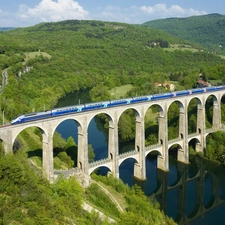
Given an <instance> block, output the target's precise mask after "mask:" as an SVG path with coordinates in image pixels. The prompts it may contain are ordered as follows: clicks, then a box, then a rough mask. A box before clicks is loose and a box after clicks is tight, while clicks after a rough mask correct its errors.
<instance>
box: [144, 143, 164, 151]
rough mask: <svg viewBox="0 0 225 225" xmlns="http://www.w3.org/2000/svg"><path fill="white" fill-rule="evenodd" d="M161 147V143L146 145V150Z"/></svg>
mask: <svg viewBox="0 0 225 225" xmlns="http://www.w3.org/2000/svg"><path fill="white" fill-rule="evenodd" d="M160 147H162V145H161V144H155V145H149V146H145V151H150V150H153V149H158V148H160Z"/></svg>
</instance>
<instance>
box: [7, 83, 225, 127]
mask: <svg viewBox="0 0 225 225" xmlns="http://www.w3.org/2000/svg"><path fill="white" fill-rule="evenodd" d="M219 90H225V85H222V86H213V87H206V88H196V89H190V90H183V91H175V92H168V93H162V94H155V95H146V96H138V97H133V98H124V99H117V100H109V101H104V102H93V103H87V104H82V105H74V106H67V107H61V108H55V109H52V110H49V111H45V112H35V113H29V114H24V115H20V116H18V117H17V118H15V119H13V120H12V121H11V124H18V123H23V122H28V121H32V120H39V119H45V118H49V117H53V116H60V115H65V114H70V113H79V112H84V111H88V110H95V109H100V108H108V107H115V106H120V105H126V104H134V103H139V102H146V101H154V100H160V99H166V98H174V97H177V96H185V95H192V94H196V93H203V92H213V91H219Z"/></svg>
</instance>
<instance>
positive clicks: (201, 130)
mask: <svg viewBox="0 0 225 225" xmlns="http://www.w3.org/2000/svg"><path fill="white" fill-rule="evenodd" d="M204 102H205V101H203V102H202V103H201V102H198V108H197V131H196V132H197V133H198V134H200V137H201V140H200V143H199V144H196V152H204V151H205V149H206V140H205V137H204V134H205V104H204Z"/></svg>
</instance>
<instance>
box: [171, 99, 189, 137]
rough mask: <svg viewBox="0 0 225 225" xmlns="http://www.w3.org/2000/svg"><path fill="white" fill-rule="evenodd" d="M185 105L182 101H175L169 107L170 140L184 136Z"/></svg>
mask: <svg viewBox="0 0 225 225" xmlns="http://www.w3.org/2000/svg"><path fill="white" fill-rule="evenodd" d="M184 114H185V112H184V106H183V104H182V102H180V101H174V102H172V103H171V104H170V105H169V108H168V112H167V115H168V122H167V123H168V140H171V139H175V138H179V137H181V136H183V132H184V131H183V129H182V128H184V124H185V116H184Z"/></svg>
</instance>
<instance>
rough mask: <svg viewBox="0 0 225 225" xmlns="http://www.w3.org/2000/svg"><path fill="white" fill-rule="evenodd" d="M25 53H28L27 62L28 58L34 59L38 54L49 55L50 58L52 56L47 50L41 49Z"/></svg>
mask: <svg viewBox="0 0 225 225" xmlns="http://www.w3.org/2000/svg"><path fill="white" fill-rule="evenodd" d="M25 55H26V58H25V59H24V60H25V62H27V60H28V59H32V58H35V57H36V56H40V55H43V56H44V57H47V58H48V59H50V58H51V55H49V54H48V53H47V52H41V51H38V52H27V53H25Z"/></svg>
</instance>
